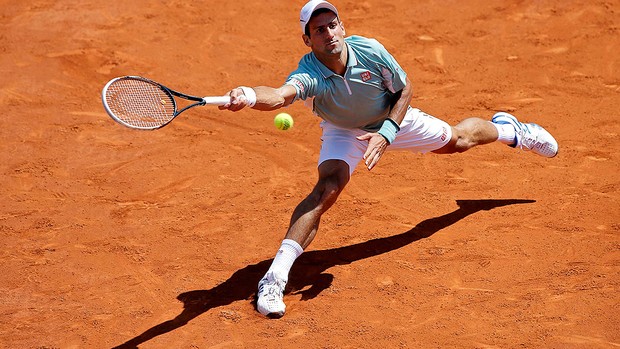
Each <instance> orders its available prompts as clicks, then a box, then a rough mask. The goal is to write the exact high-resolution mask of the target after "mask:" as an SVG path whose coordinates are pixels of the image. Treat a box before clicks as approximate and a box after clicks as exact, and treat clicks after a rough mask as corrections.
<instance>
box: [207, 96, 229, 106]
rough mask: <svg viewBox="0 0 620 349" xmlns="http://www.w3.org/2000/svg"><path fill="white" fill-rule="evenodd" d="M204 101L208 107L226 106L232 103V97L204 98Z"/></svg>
mask: <svg viewBox="0 0 620 349" xmlns="http://www.w3.org/2000/svg"><path fill="white" fill-rule="evenodd" d="M202 100H203V101H204V102H205V104H206V105H224V104H226V103H228V102H230V96H221V97H204V98H203V99H202Z"/></svg>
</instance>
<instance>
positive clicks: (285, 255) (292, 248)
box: [267, 239, 304, 282]
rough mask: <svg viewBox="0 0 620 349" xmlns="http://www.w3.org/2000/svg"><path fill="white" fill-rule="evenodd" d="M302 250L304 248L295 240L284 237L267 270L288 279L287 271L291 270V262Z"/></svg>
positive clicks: (282, 278)
mask: <svg viewBox="0 0 620 349" xmlns="http://www.w3.org/2000/svg"><path fill="white" fill-rule="evenodd" d="M303 252H304V249H303V248H302V247H301V246H300V245H299V244H298V243H297V241H295V240H291V239H284V240H282V245H280V249H279V250H278V252H277V253H276V257H275V258H274V259H273V262H272V263H271V267H269V270H268V271H267V272H273V273H274V274H275V275H276V276H277V277H278V279H280V280H283V281H284V282H286V281H288V273H289V272H290V271H291V267H292V266H293V263H294V262H295V260H296V259H297V257H299V256H300V255H301V254H302V253H303Z"/></svg>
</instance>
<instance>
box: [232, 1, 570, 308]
mask: <svg viewBox="0 0 620 349" xmlns="http://www.w3.org/2000/svg"><path fill="white" fill-rule="evenodd" d="M300 24H301V31H302V36H301V37H302V39H303V42H304V44H305V45H306V46H308V47H309V48H310V51H311V52H310V53H308V54H306V55H305V56H303V57H302V58H301V60H300V62H299V66H298V68H297V70H295V71H293V72H292V73H291V74H290V75H289V76H288V78H287V79H286V82H285V83H284V85H282V86H280V87H278V88H273V87H266V86H258V87H254V88H249V87H245V86H242V87H238V88H235V89H232V90H231V91H230V92H229V93H228V94H229V95H230V97H231V101H230V103H228V104H226V105H224V106H222V107H220V108H221V109H228V110H232V111H238V110H241V109H243V108H245V107H252V108H254V109H258V110H266V111H267V110H275V109H278V108H282V107H285V106H287V105H289V104H291V103H293V102H295V101H299V100H303V101H305V102H306V103H307V104H309V105H311V106H312V110H313V112H314V113H315V114H316V115H318V116H319V117H321V118H322V119H323V120H322V122H321V127H322V129H323V135H322V147H321V152H320V156H319V160H318V172H319V178H318V182H317V184H316V185H315V186H314V189H312V191H311V192H310V194H309V195H308V196H307V197H306V198H305V199H304V200H303V201H301V203H299V205H298V206H297V207H296V208H295V210H294V212H293V215H292V217H291V221H290V226H289V228H288V231H287V233H286V236H285V238H284V240H283V241H282V244H281V246H280V248H279V249H278V251H277V253H276V255H275V259H274V260H273V263H272V264H271V267H270V268H269V270H268V271H267V273H266V274H265V276H264V277H263V278H262V279H261V280H260V282H259V283H258V301H257V310H258V311H259V312H260V313H261V314H263V315H266V316H269V317H281V316H283V315H284V313H285V310H286V306H285V304H284V302H283V293H284V288H285V286H286V283H287V280H288V277H289V271H290V269H291V267H292V265H293V263H294V262H295V260H296V259H297V258H298V257H299V256H300V255H301V254H302V253H303V251H304V249H305V248H307V247H308V245H309V244H310V243H311V242H312V240H313V239H314V237H315V235H316V233H317V229H318V227H319V222H320V219H321V215H322V214H323V213H325V211H327V210H328V209H329V208H330V207H331V206H332V205H333V204H334V202H335V201H336V199H337V198H338V195H339V194H340V193H341V192H342V190H343V189H344V187H345V186H346V184H347V182H349V179H350V178H351V174H352V173H353V171H354V170H355V168H356V166H357V165H358V163H359V162H360V161H364V165H365V166H366V168H367V169H368V170H372V168H373V167H375V166H376V165H377V163H378V162H379V160H380V159H381V156H382V155H383V154H384V152H385V151H386V150H388V149H389V150H397V149H403V150H409V151H414V152H421V153H427V152H433V153H437V154H451V153H460V152H464V151H466V150H468V149H471V148H472V147H475V146H477V145H482V144H487V143H493V142H501V143H504V144H507V145H508V146H510V147H513V148H518V149H522V150H525V151H531V152H533V153H535V154H538V155H542V156H544V157H554V156H556V155H557V153H558V143H557V142H556V140H555V139H554V138H553V136H551V134H550V133H549V132H547V131H546V130H545V129H544V128H542V127H540V126H538V125H536V124H532V123H522V122H519V121H518V120H517V118H516V117H514V116H513V115H511V114H508V113H504V112H500V113H497V114H495V115H494V116H493V117H492V119H491V121H487V120H483V119H479V118H468V119H465V120H463V121H461V122H460V123H458V124H457V125H455V126H450V125H449V124H447V123H446V122H444V121H442V120H440V119H437V118H435V117H433V116H431V115H428V114H426V113H424V112H422V111H420V110H419V109H415V108H412V107H411V106H410V105H409V104H410V102H411V98H412V95H413V89H412V86H411V81H410V80H409V78H408V77H407V74H406V73H405V72H404V71H403V69H402V68H401V66H400V65H399V64H398V62H397V61H396V60H395V59H394V57H393V56H392V55H391V54H390V53H389V52H388V51H387V50H386V49H385V48H384V47H383V46H382V45H381V44H380V43H379V42H378V41H377V40H374V39H368V38H364V37H361V36H349V37H345V26H344V23H343V21H342V20H341V19H340V17H339V13H338V10H337V9H336V7H335V6H334V5H332V4H331V3H329V2H327V1H323V0H311V1H309V2H308V3H307V4H306V5H305V6H304V7H303V8H302V9H301V13H300Z"/></svg>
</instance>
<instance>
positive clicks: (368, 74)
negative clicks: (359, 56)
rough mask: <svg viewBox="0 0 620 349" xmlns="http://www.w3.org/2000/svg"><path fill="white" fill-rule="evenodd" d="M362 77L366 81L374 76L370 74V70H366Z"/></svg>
mask: <svg viewBox="0 0 620 349" xmlns="http://www.w3.org/2000/svg"><path fill="white" fill-rule="evenodd" d="M360 77H361V78H362V81H363V82H366V81H368V80H370V79H371V78H372V76H371V75H370V72H369V71H365V72H363V73H361V74H360Z"/></svg>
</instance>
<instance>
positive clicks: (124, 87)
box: [101, 76, 178, 130]
mask: <svg viewBox="0 0 620 349" xmlns="http://www.w3.org/2000/svg"><path fill="white" fill-rule="evenodd" d="M101 98H102V101H103V106H104V108H105V110H106V112H107V113H108V115H110V117H111V118H112V119H114V121H116V122H118V123H119V124H121V125H123V126H126V127H130V128H134V129H140V130H155V129H158V128H161V127H163V126H165V125H167V124H168V123H170V121H172V120H173V119H174V118H175V117H176V116H177V115H178V113H177V104H176V101H175V99H174V97H173V95H172V93H171V92H170V90H169V89H168V88H166V87H165V86H163V85H161V84H158V83H157V82H155V81H152V80H149V79H146V78H143V77H140V76H122V77H118V78H115V79H112V80H110V81H109V82H108V83H107V84H106V85H105V87H104V88H103V91H102V93H101Z"/></svg>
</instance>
